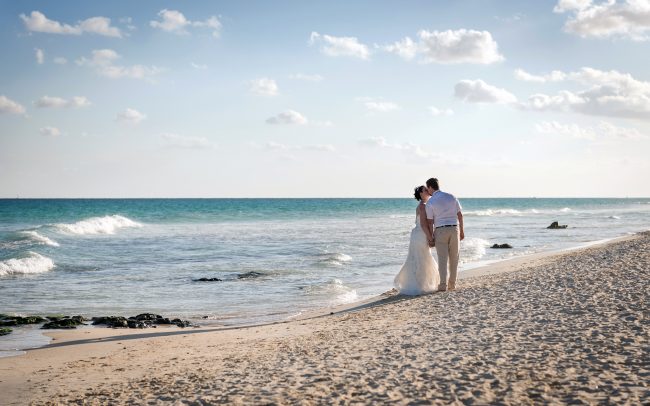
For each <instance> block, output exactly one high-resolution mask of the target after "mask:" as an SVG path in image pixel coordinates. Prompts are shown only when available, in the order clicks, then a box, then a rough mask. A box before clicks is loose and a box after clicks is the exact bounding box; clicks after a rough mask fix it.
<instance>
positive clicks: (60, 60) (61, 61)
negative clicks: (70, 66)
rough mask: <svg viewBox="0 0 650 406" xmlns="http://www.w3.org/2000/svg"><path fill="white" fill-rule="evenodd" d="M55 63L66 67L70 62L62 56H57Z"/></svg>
mask: <svg viewBox="0 0 650 406" xmlns="http://www.w3.org/2000/svg"><path fill="white" fill-rule="evenodd" d="M54 63H55V64H57V65H65V64H66V63H68V60H67V59H65V58H64V57H62V56H57V57H56V58H54Z"/></svg>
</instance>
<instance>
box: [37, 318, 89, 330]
mask: <svg viewBox="0 0 650 406" xmlns="http://www.w3.org/2000/svg"><path fill="white" fill-rule="evenodd" d="M83 325H84V318H83V317H82V316H72V317H63V318H57V319H56V320H53V321H50V322H48V323H45V324H43V327H41V328H42V329H45V330H49V329H55V328H63V329H73V328H77V326H83Z"/></svg>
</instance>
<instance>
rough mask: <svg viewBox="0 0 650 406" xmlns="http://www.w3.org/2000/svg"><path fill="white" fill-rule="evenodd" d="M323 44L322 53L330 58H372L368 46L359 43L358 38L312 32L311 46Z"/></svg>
mask: <svg viewBox="0 0 650 406" xmlns="http://www.w3.org/2000/svg"><path fill="white" fill-rule="evenodd" d="M317 42H318V43H322V44H323V46H322V47H321V48H320V50H321V52H322V53H324V54H325V55H328V56H351V57H355V58H360V59H368V58H370V51H369V50H368V46H367V45H365V44H362V43H360V42H359V40H358V39H357V38H356V37H333V36H331V35H326V34H319V33H317V32H312V33H311V35H310V36H309V45H313V44H315V43H317Z"/></svg>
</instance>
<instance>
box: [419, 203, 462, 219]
mask: <svg viewBox="0 0 650 406" xmlns="http://www.w3.org/2000/svg"><path fill="white" fill-rule="evenodd" d="M462 211H463V208H462V207H461V205H460V202H459V201H458V199H456V213H461V212H462ZM427 216H428V214H427Z"/></svg>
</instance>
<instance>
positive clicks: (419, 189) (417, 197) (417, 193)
mask: <svg viewBox="0 0 650 406" xmlns="http://www.w3.org/2000/svg"><path fill="white" fill-rule="evenodd" d="M423 190H424V186H416V187H415V193H413V196H414V197H415V200H417V201H418V202H419V201H420V200H422V198H421V197H420V193H422V191H423Z"/></svg>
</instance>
